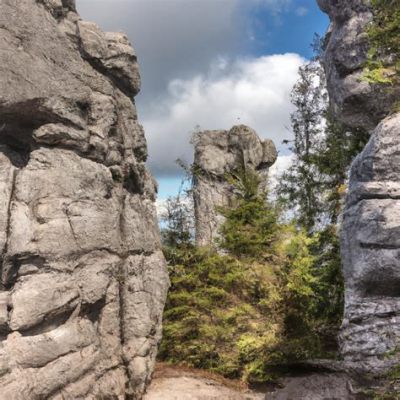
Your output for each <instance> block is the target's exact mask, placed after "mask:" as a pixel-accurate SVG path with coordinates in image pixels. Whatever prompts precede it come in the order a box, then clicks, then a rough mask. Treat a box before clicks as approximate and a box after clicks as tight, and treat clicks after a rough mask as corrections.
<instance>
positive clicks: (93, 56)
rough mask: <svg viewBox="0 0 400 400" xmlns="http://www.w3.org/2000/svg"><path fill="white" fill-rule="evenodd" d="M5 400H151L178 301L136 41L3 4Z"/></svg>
mask: <svg viewBox="0 0 400 400" xmlns="http://www.w3.org/2000/svg"><path fill="white" fill-rule="evenodd" d="M0 43H1V46H0V61H1V62H0V252H1V260H0V261H1V263H0V399H1V400H3V399H4V400H9V399H15V400H34V399H52V400H61V399H64V400H65V399H71V400H72V399H100V398H104V399H105V398H107V399H111V398H112V399H140V398H141V397H142V394H143V392H144V390H145V388H146V386H147V384H148V381H149V379H150V375H151V372H152V369H153V365H154V361H155V355H156V350H157V344H158V341H159V339H160V336H161V318H162V311H163V306H164V302H165V297H166V292H167V288H168V276H167V272H166V267H165V260H164V258H163V255H162V253H161V251H160V247H161V246H160V240H159V232H158V225H157V220H156V214H155V206H154V200H155V184H154V181H153V178H152V177H151V176H150V174H149V173H148V172H147V170H146V167H145V161H146V157H147V148H146V141H145V137H144V132H143V128H142V127H141V125H140V124H139V123H138V120H137V114H136V108H135V104H134V101H133V97H134V96H135V95H136V94H137V93H138V92H139V89H140V77H139V72H138V65H137V61H136V55H135V53H134V51H133V49H132V47H131V45H130V43H129V41H128V39H127V37H126V36H125V35H124V34H121V33H103V32H102V31H101V30H100V29H99V27H98V26H97V25H95V24H93V23H87V22H84V21H81V20H80V18H79V16H78V14H77V12H76V9H75V4H74V1H73V0H19V1H15V0H0Z"/></svg>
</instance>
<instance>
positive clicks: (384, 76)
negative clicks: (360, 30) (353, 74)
mask: <svg viewBox="0 0 400 400" xmlns="http://www.w3.org/2000/svg"><path fill="white" fill-rule="evenodd" d="M371 5H372V10H373V14H374V16H373V21H372V23H371V26H370V27H369V29H368V36H369V41H370V49H369V52H368V61H367V65H366V67H365V73H364V77H365V79H366V80H367V81H368V82H370V83H378V84H388V85H390V84H394V83H396V82H398V81H399V77H400V57H399V55H400V1H399V0H372V1H371Z"/></svg>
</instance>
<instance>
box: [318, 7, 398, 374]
mask: <svg viewBox="0 0 400 400" xmlns="http://www.w3.org/2000/svg"><path fill="white" fill-rule="evenodd" d="M319 3H320V5H321V7H322V9H323V10H324V11H326V12H328V13H329V15H330V17H331V19H332V27H331V33H330V40H329V43H328V48H327V51H326V54H325V67H326V70H327V75H328V90H329V93H330V97H331V101H332V103H333V105H334V106H335V109H336V112H337V115H338V117H339V118H341V119H342V120H343V121H345V122H347V123H350V124H352V126H354V127H364V128H368V129H369V130H370V131H371V138H370V141H369V143H368V144H367V146H366V147H365V149H364V150H363V151H362V153H361V154H359V155H358V157H357V158H356V160H355V161H354V162H353V165H352V167H351V174H350V183H349V193H348V196H347V201H346V207H345V211H344V217H343V227H342V260H343V270H344V277H345V284H346V293H345V296H346V299H345V300H346V301H345V303H346V304H345V317H344V322H343V326H342V334H341V344H342V354H343V356H344V358H345V360H346V361H347V362H348V365H349V366H350V367H353V368H355V369H358V370H360V371H364V372H365V371H368V372H379V371H380V370H384V369H387V368H390V367H391V366H393V365H394V364H396V363H398V362H399V354H398V351H397V350H398V345H399V340H400V297H399V295H400V292H399V287H400V258H399V256H400V252H399V249H400V241H399V233H400V214H399V205H400V203H399V201H400V167H399V163H400V158H399V157H400V114H391V115H389V114H390V110H391V108H392V104H393V96H396V95H398V93H399V88H398V87H394V88H392V89H393V90H390V91H388V90H386V89H384V88H382V87H379V86H376V85H369V84H367V83H366V82H364V81H360V79H359V77H360V76H361V74H362V69H361V67H362V61H363V60H364V59H365V55H366V51H367V50H368V42H367V40H366V39H367V36H366V33H365V28H366V23H367V22H368V21H370V20H371V16H372V14H371V11H370V9H369V8H368V5H366V4H367V3H366V2H364V1H362V0H341V1H333V0H331V1H328V0H319Z"/></svg>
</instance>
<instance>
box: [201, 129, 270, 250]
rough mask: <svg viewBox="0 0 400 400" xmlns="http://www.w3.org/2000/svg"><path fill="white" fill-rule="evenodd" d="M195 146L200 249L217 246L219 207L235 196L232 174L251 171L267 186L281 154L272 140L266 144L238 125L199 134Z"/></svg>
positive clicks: (254, 133) (220, 217)
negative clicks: (271, 168) (224, 129)
mask: <svg viewBox="0 0 400 400" xmlns="http://www.w3.org/2000/svg"><path fill="white" fill-rule="evenodd" d="M194 143H195V159H194V165H195V182H194V191H193V196H194V206H195V217H196V242H197V244H198V245H199V246H209V245H213V244H214V243H215V240H216V239H217V238H218V233H219V229H220V227H221V225H222V223H223V221H224V217H223V216H222V215H221V213H220V212H218V210H217V208H218V207H223V206H227V205H228V204H230V200H231V199H232V196H233V195H234V188H233V187H232V185H231V184H230V183H229V182H228V180H227V177H228V175H229V174H231V173H234V172H235V171H236V172H237V171H239V170H241V169H243V168H251V169H252V170H254V171H257V172H258V173H259V175H260V177H261V181H262V182H261V183H264V182H263V181H266V174H267V172H268V169H269V167H270V166H271V165H272V164H273V163H274V162H275V161H276V158H277V152H276V148H275V145H274V144H273V142H272V141H271V140H265V141H262V140H261V139H260V138H259V137H258V136H257V134H256V132H255V131H254V130H252V129H251V128H249V127H247V126H244V125H238V126H234V127H233V128H232V129H231V130H230V131H205V132H202V133H199V134H197V135H196V137H195V139H194Z"/></svg>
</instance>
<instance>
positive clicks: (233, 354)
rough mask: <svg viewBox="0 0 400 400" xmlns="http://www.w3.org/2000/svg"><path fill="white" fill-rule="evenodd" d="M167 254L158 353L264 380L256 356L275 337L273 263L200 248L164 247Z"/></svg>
mask: <svg viewBox="0 0 400 400" xmlns="http://www.w3.org/2000/svg"><path fill="white" fill-rule="evenodd" d="M166 256H167V259H169V260H173V264H170V276H171V281H172V288H171V291H170V294H169V297H168V301H167V305H166V311H165V314H164V337H163V341H162V344H161V348H160V358H161V359H162V360H166V361H169V362H172V363H184V364H186V365H189V366H191V367H196V368H203V369H208V370H211V371H213V372H217V373H220V374H222V375H224V376H226V377H229V378H239V377H242V378H244V379H249V380H260V381H265V380H268V379H269V378H270V376H269V375H268V372H267V370H266V368H265V361H266V360H264V359H262V363H261V362H260V358H259V357H260V351H264V352H265V353H267V352H268V349H270V348H272V347H273V346H274V345H275V344H276V342H277V341H278V338H279V323H277V321H276V318H279V313H278V312H275V311H277V309H276V307H277V306H278V302H279V299H280V298H279V296H278V295H277V293H276V283H275V282H274V281H275V280H276V276H275V273H274V270H273V267H272V266H269V265H259V264H256V263H243V262H241V261H239V260H238V259H236V258H234V257H231V256H228V255H219V254H217V253H216V252H215V251H214V250H211V249H204V248H202V249H196V248H192V249H181V250H175V251H174V252H173V254H171V253H170V251H169V250H168V249H167V250H166ZM267 310H268V312H267Z"/></svg>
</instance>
